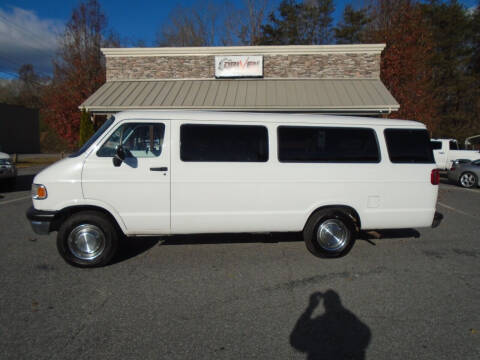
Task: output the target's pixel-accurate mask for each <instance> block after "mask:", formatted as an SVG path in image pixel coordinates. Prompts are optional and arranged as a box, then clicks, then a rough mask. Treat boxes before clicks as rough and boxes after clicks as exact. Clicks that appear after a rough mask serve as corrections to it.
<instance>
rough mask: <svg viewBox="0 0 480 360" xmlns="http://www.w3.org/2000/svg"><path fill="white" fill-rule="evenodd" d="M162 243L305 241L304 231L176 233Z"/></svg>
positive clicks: (165, 238)
mask: <svg viewBox="0 0 480 360" xmlns="http://www.w3.org/2000/svg"><path fill="white" fill-rule="evenodd" d="M162 240H164V241H163V243H162V245H196V244H198V245H200V244H234V243H278V242H292V241H303V238H302V233H293V232H288V233H271V234H247V233H245V234H244V233H242V234H199V235H174V236H168V237H164V238H162Z"/></svg>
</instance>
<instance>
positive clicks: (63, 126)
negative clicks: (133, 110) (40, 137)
mask: <svg viewBox="0 0 480 360" xmlns="http://www.w3.org/2000/svg"><path fill="white" fill-rule="evenodd" d="M106 26H107V19H106V17H105V14H104V13H103V11H102V10H101V8H100V4H99V2H98V1H97V0H88V1H86V2H81V3H80V4H79V5H78V6H77V7H76V8H75V9H74V10H73V12H72V15H71V18H70V20H69V21H68V22H67V24H66V27H65V31H64V33H63V36H62V37H61V38H60V42H59V51H58V59H59V60H58V61H54V64H53V65H54V72H53V79H52V82H51V84H50V85H49V86H48V87H47V89H46V91H45V94H44V96H43V99H44V102H45V109H44V111H43V113H44V115H45V119H46V120H47V122H48V123H49V124H51V126H52V127H53V128H54V129H55V130H56V131H57V132H58V134H59V135H60V136H61V137H62V138H64V139H65V140H67V142H68V144H69V145H70V146H71V147H72V148H74V147H76V146H77V144H78V137H79V128H80V111H79V110H78V106H79V105H80V104H81V103H82V102H83V101H85V99H87V98H88V97H89V96H90V95H91V94H93V93H94V92H95V91H96V90H97V89H98V88H99V87H100V86H101V85H103V83H104V82H105V64H104V60H103V58H102V54H101V51H100V48H101V47H102V46H118V44H117V43H115V37H112V34H111V33H110V34H107V33H106Z"/></svg>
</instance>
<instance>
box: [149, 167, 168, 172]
mask: <svg viewBox="0 0 480 360" xmlns="http://www.w3.org/2000/svg"><path fill="white" fill-rule="evenodd" d="M150 171H168V167H166V166H162V167H151V168H150Z"/></svg>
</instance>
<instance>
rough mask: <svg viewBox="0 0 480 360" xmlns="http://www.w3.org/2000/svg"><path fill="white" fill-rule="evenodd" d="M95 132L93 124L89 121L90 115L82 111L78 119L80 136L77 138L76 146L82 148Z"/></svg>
mask: <svg viewBox="0 0 480 360" xmlns="http://www.w3.org/2000/svg"><path fill="white" fill-rule="evenodd" d="M94 132H95V130H94V127H93V122H92V120H90V113H88V112H87V111H85V109H83V110H82V115H81V117H80V134H79V137H78V145H79V146H82V145H83V144H85V142H86V141H87V140H88V139H90V137H91V136H92V135H93V133H94Z"/></svg>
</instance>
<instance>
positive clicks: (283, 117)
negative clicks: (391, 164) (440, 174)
mask: <svg viewBox="0 0 480 360" xmlns="http://www.w3.org/2000/svg"><path fill="white" fill-rule="evenodd" d="M247 115H248V116H247ZM131 118H137V119H165V118H167V119H170V120H211V121H245V122H248V121H252V122H258V121H262V122H274V123H282V122H285V123H292V122H298V123H316V124H318V123H321V124H348V125H371V126H373V125H377V126H382V125H384V126H406V127H420V128H425V125H424V124H423V123H421V122H418V121H411V120H397V119H384V118H371V117H360V116H339V115H320V114H298V113H297V114H286V113H263V112H258V113H254V112H234V111H232V112H228V111H208V110H197V111H191V110H186V111H184V110H142V111H136V110H131V111H122V112H119V113H116V114H115V119H116V120H117V121H120V120H124V119H131Z"/></svg>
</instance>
